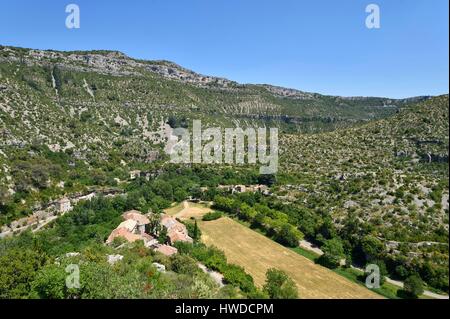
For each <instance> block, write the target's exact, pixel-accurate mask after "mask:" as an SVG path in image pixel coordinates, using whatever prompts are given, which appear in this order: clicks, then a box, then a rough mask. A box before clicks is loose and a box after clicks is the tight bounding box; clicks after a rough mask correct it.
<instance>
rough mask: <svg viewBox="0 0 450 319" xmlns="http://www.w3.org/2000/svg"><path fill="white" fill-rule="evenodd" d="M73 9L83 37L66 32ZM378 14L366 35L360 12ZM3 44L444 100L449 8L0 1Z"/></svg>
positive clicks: (399, 2) (315, 87)
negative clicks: (113, 54) (114, 54)
mask: <svg viewBox="0 0 450 319" xmlns="http://www.w3.org/2000/svg"><path fill="white" fill-rule="evenodd" d="M69 3H76V4H78V5H79V7H80V11H81V28H80V29H76V30H75V29H72V30H69V29H67V28H66V27H65V19H66V16H67V14H66V13H65V6H66V5H67V4H69ZM369 3H376V4H378V5H379V6H380V9H381V29H378V30H375V29H372V30H370V29H367V28H366V27H365V18H366V16H367V13H366V12H365V7H366V5H367V4H369ZM0 5H1V6H0V44H2V45H14V46H20V47H30V48H40V49H55V50H88V49H111V50H120V51H122V52H124V53H126V54H128V55H130V56H132V57H136V58H142V59H166V60H171V61H174V62H176V63H178V64H181V65H183V66H185V67H187V68H190V69H192V70H194V71H197V72H200V73H203V74H208V75H217V76H223V77H227V78H229V79H232V80H235V81H238V82H241V83H270V84H275V85H281V86H286V87H292V88H297V89H301V90H306V91H312V92H319V93H324V94H337V95H347V96H350V95H370V96H387V97H407V96H415V95H437V94H442V93H448V85H449V84H448V83H449V82H448V74H449V64H448V58H449V49H448V48H449V43H448V38H449V34H448V23H449V21H448V9H449V8H448V0H384V1H380V0H378V1H376V0H367V1H363V0H328V1H326V0H309V1H306V0H289V1H288V0H277V1H276V0H271V1H268V0H192V1H191V0H179V1H171V0H149V1H138V0H134V1H133V0H128V1H120V3H119V1H113V0H108V1H106V0H89V1H88V0H68V1H61V0H54V1H50V0H41V1H24V0H0Z"/></svg>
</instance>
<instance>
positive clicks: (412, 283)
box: [403, 275, 423, 298]
mask: <svg viewBox="0 0 450 319" xmlns="http://www.w3.org/2000/svg"><path fill="white" fill-rule="evenodd" d="M403 284H404V286H403V290H404V291H405V292H406V293H407V294H408V295H409V296H410V297H412V298H417V297H419V296H420V295H421V294H423V281H422V279H421V278H420V277H419V276H417V275H412V276H409V277H408V278H406V280H405V282H404V283H403Z"/></svg>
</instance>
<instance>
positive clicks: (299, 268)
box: [199, 217, 381, 299]
mask: <svg viewBox="0 0 450 319" xmlns="http://www.w3.org/2000/svg"><path fill="white" fill-rule="evenodd" d="M199 226H200V229H201V231H202V241H203V242H204V243H205V244H207V245H214V246H216V247H218V248H219V249H222V250H223V251H224V252H225V254H226V256H227V259H228V261H229V262H231V263H234V264H237V265H240V266H242V267H244V268H245V270H246V271H247V272H248V273H249V274H250V275H252V277H253V278H254V280H255V283H256V285H257V286H259V287H261V286H262V285H263V284H264V281H265V273H266V271H267V269H269V268H278V269H280V270H283V271H285V272H286V273H287V274H289V276H290V277H291V278H292V279H293V280H294V281H295V283H296V284H297V287H298V292H299V296H300V298H342V299H344V298H345V299H354V298H364V299H366V298H381V297H380V296H379V295H378V294H376V293H374V292H372V291H370V290H368V289H366V288H364V287H362V286H360V285H357V284H355V283H353V282H350V281H348V280H347V279H345V278H343V277H341V276H339V275H338V274H336V273H334V272H332V271H331V270H329V269H327V268H324V267H322V266H319V265H316V264H314V263H313V262H312V261H310V260H309V259H307V258H305V257H303V256H301V255H299V254H297V253H295V252H293V251H291V250H289V249H288V248H286V247H283V246H281V245H279V244H277V243H276V242H274V241H272V240H270V239H269V238H267V237H265V236H263V235H261V234H259V233H257V232H255V231H253V230H251V229H249V228H247V227H245V226H243V225H241V224H239V223H238V222H236V221H234V220H232V219H230V218H228V217H222V218H220V219H217V220H214V221H208V222H203V221H202V222H200V223H199Z"/></svg>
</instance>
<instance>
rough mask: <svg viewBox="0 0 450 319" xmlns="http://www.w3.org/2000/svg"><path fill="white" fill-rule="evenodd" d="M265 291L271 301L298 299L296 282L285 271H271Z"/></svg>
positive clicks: (267, 275)
mask: <svg viewBox="0 0 450 319" xmlns="http://www.w3.org/2000/svg"><path fill="white" fill-rule="evenodd" d="M263 290H264V291H265V292H266V293H267V294H268V295H269V297H270V298H271V299H297V298H298V291H297V286H296V285H295V283H294V281H293V280H292V279H291V278H290V277H289V276H288V275H287V274H286V273H285V272H283V271H281V270H278V269H274V268H272V269H269V270H267V272H266V283H265V285H264V288H263Z"/></svg>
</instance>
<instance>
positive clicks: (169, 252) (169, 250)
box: [155, 245, 178, 256]
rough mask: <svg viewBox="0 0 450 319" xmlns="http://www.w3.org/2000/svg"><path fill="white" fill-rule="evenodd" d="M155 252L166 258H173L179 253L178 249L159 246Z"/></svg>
mask: <svg viewBox="0 0 450 319" xmlns="http://www.w3.org/2000/svg"><path fill="white" fill-rule="evenodd" d="M155 250H156V251H159V252H160V253H161V254H164V255H166V256H171V255H173V254H176V253H177V252H178V249H176V248H175V247H172V246H169V245H158V246H157V247H156V248H155Z"/></svg>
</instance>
